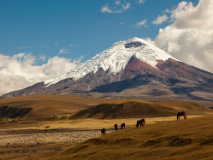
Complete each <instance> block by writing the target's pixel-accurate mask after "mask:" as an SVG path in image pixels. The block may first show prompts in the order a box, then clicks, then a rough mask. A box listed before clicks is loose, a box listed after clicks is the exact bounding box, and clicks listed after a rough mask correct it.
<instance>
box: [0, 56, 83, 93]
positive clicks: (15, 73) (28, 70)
mask: <svg viewBox="0 0 213 160" xmlns="http://www.w3.org/2000/svg"><path fill="white" fill-rule="evenodd" d="M81 59H82V57H80V58H79V59H77V60H73V61H71V60H70V59H66V58H61V57H58V56H55V57H53V58H50V59H48V61H47V63H46V64H43V65H40V66H39V65H35V61H36V58H35V57H33V56H32V55H31V54H26V53H19V54H16V55H14V56H12V57H9V56H5V55H2V54H0V61H1V63H0V88H1V90H0V95H1V94H4V93H8V92H11V91H14V90H19V89H22V88H24V87H27V86H30V85H33V84H35V83H37V82H41V81H45V80H48V79H52V78H54V77H57V76H60V75H62V74H65V73H67V72H68V71H69V70H70V69H72V68H73V67H75V66H76V64H78V63H80V61H81ZM61 64H63V65H61Z"/></svg>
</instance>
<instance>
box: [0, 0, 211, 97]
mask: <svg viewBox="0 0 213 160" xmlns="http://www.w3.org/2000/svg"><path fill="white" fill-rule="evenodd" d="M212 8H213V1H212V0H186V1H182V0H0V62H1V63H0V88H1V90H0V95H1V94H4V93H7V92H10V91H13V90H17V89H22V88H24V87H27V86H29V85H32V84H35V83H37V82H41V81H45V80H48V79H52V78H54V77H57V76H60V75H62V74H65V73H66V72H68V71H69V70H70V69H72V68H73V67H75V66H76V65H78V64H79V63H82V62H84V61H86V60H88V59H89V58H92V57H93V56H95V55H96V54H98V53H100V52H102V51H103V50H105V49H107V48H109V47H111V46H112V45H113V44H114V43H115V42H117V41H121V40H127V39H130V38H133V37H139V38H144V39H146V40H147V41H149V42H150V43H152V44H153V45H156V46H157V47H159V48H161V49H163V50H165V51H166V52H168V53H170V54H171V55H172V56H174V57H176V58H177V59H180V60H181V61H183V62H185V63H187V64H190V65H193V66H195V67H198V68H201V69H204V70H207V71H209V72H212V73H213V65H212V59H213V16H212V15H213V9H212ZM5 86H6V87H5Z"/></svg>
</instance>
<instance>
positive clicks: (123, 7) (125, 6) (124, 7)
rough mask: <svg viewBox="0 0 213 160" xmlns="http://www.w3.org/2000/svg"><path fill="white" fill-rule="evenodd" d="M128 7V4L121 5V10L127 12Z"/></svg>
mask: <svg viewBox="0 0 213 160" xmlns="http://www.w3.org/2000/svg"><path fill="white" fill-rule="evenodd" d="M130 5H131V4H130V3H127V4H124V5H122V9H123V10H127V9H129V8H130Z"/></svg>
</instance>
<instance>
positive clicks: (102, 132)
mask: <svg viewBox="0 0 213 160" xmlns="http://www.w3.org/2000/svg"><path fill="white" fill-rule="evenodd" d="M105 134H106V130H105V128H103V129H102V130H101V135H102V136H103V135H105Z"/></svg>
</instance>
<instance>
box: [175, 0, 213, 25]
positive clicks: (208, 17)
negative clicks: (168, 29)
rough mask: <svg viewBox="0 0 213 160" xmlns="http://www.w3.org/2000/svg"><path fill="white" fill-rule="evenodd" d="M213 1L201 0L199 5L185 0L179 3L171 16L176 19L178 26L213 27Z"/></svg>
mask: <svg viewBox="0 0 213 160" xmlns="http://www.w3.org/2000/svg"><path fill="white" fill-rule="evenodd" d="M212 15H213V1H212V0H200V1H199V3H198V5H197V6H193V3H192V2H190V3H187V2H185V1H183V2H181V3H179V5H178V7H177V8H176V9H175V10H173V11H172V15H171V18H173V19H174V25H175V27H176V28H180V29H186V28H199V29H212V28H213V16H212Z"/></svg>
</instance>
